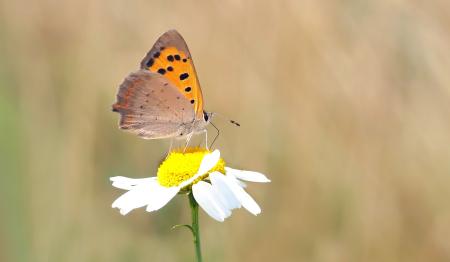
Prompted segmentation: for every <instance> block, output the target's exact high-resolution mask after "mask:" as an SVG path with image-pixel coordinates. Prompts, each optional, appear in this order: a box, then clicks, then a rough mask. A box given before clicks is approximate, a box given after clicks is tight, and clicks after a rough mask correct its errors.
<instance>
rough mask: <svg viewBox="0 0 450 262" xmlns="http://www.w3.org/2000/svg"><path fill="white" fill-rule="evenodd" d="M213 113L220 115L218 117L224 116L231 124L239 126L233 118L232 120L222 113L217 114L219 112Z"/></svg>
mask: <svg viewBox="0 0 450 262" xmlns="http://www.w3.org/2000/svg"><path fill="white" fill-rule="evenodd" d="M214 114H215V115H218V116H220V117H223V118H225V119H226V120H227V121H229V122H230V123H231V124H233V125H235V126H237V127H239V126H241V124H239V123H238V122H236V121H234V120H232V119H229V118H228V117H226V116H224V115H222V114H219V113H214Z"/></svg>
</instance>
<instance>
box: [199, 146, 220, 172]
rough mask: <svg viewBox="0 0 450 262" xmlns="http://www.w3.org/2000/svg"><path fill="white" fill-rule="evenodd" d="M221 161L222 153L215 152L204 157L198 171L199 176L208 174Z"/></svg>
mask: <svg viewBox="0 0 450 262" xmlns="http://www.w3.org/2000/svg"><path fill="white" fill-rule="evenodd" d="M219 159H220V151H219V150H217V149H216V150H214V151H213V152H212V153H210V154H207V155H205V156H204V157H203V160H202V163H201V164H200V167H199V169H198V171H197V173H198V174H200V175H203V174H206V173H208V171H209V170H211V169H212V168H213V167H215V166H216V165H217V162H219Z"/></svg>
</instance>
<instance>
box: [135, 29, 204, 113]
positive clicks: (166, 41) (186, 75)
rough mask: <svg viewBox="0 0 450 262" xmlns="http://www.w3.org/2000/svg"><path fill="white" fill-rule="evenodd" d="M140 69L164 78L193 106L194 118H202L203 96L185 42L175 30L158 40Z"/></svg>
mask: <svg viewBox="0 0 450 262" xmlns="http://www.w3.org/2000/svg"><path fill="white" fill-rule="evenodd" d="M141 69H147V70H150V71H151V72H155V73H159V74H161V75H163V76H164V77H166V78H167V79H168V80H169V81H170V82H171V83H172V84H173V85H174V86H176V87H177V88H178V90H179V91H180V93H181V94H183V96H184V97H186V99H187V100H188V101H190V103H191V104H192V105H193V107H194V112H195V115H196V118H197V119H199V118H202V117H203V95H202V90H201V88H200V83H199V81H198V78H197V73H196V71H195V67H194V62H193V61H192V57H191V53H190V52H189V49H188V47H187V44H186V42H185V41H184V39H183V37H182V36H181V35H180V34H179V33H178V32H177V31H176V30H170V31H167V32H166V33H164V34H163V35H162V36H161V37H159V38H158V40H157V41H156V43H155V45H153V47H152V49H151V50H150V51H149V52H148V53H147V55H146V56H145V57H144V59H143V60H142V62H141Z"/></svg>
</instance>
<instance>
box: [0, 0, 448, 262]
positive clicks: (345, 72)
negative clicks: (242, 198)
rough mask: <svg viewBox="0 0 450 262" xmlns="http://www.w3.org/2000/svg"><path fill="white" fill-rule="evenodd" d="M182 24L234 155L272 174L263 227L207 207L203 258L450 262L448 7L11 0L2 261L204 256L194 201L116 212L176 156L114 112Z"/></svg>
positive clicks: (260, 194) (1, 169)
mask: <svg viewBox="0 0 450 262" xmlns="http://www.w3.org/2000/svg"><path fill="white" fill-rule="evenodd" d="M172 28H175V29H177V30H179V31H180V32H181V33H182V34H183V36H184V38H185V39H186V41H187V43H188V44H189V47H190V50H191V53H192V56H193V58H194V61H195V65H196V68H197V71H198V74H199V79H200V82H201V83H202V88H203V93H204V96H205V100H206V109H207V110H209V111H215V112H220V113H222V114H225V115H227V116H229V117H230V118H232V119H235V120H237V121H239V122H240V123H241V125H242V126H241V128H236V127H234V126H232V125H230V124H228V123H226V121H223V120H220V119H216V120H215V123H216V125H217V126H219V127H220V129H221V136H220V137H219V140H218V141H217V143H216V146H217V147H218V148H219V149H221V152H222V154H223V156H224V158H225V159H226V160H227V162H228V164H229V165H230V166H232V167H236V168H242V169H248V170H257V171H260V172H263V173H265V174H267V176H268V177H270V178H271V179H272V183H271V184H265V185H251V186H250V187H249V188H248V190H249V192H250V194H252V196H254V198H255V199H256V200H257V201H258V203H259V204H260V205H261V207H262V209H263V213H262V214H261V215H259V216H257V217H254V216H252V215H251V214H249V213H248V212H246V211H245V210H237V211H235V212H234V214H233V216H232V217H231V218H230V219H228V220H227V221H226V222H224V223H218V222H216V221H214V220H213V219H211V218H209V217H208V216H207V215H206V214H205V213H204V212H203V211H201V212H202V213H201V217H200V219H201V221H200V222H201V234H202V241H203V243H202V244H203V252H204V258H205V261H313V262H314V261H324V262H326V261H450V202H449V201H450V2H449V1H446V0H434V1H414V0H413V1H406V0H390V1H389V0H380V1H355V0H340V1H339V0H336V1H312V0H310V1H297V0H281V1H269V0H264V1H262V0H251V1H243V0H232V1H218V0H214V1H186V0H184V1H183V0H170V1H162V0H161V1H144V0H133V1H116V0H113V1H105V0H100V1H88V0H67V1H55V0H39V1H26V0H16V1H9V0H0V261H5V262H9V261H33V262H34V261H36V262H44V261H58V262H59V261H117V262H119V261H130V262H132V261H193V256H194V248H193V245H192V242H191V235H190V233H189V232H188V231H187V230H184V229H180V230H174V231H171V230H170V228H171V226H172V225H174V224H181V223H187V222H190V213H189V208H188V202H187V199H186V198H185V197H181V196H180V197H177V198H176V199H175V200H174V201H172V202H170V203H169V205H167V206H166V207H164V208H163V209H162V210H160V211H158V212H156V213H151V214H149V213H146V212H145V211H144V209H140V210H135V211H133V212H131V213H130V214H129V215H127V216H125V217H124V216H121V215H120V214H119V212H118V210H113V209H112V208H111V203H112V202H113V201H114V199H116V198H117V197H118V196H119V195H120V194H121V193H122V192H123V191H121V190H118V189H115V188H113V187H112V186H111V185H110V182H109V177H111V176H118V175H122V176H128V177H148V176H153V175H155V173H156V169H157V166H158V164H159V163H160V161H161V160H162V159H163V157H164V155H165V154H166V151H167V149H168V147H169V143H168V141H164V140H158V141H146V140H142V139H140V138H138V137H136V136H134V135H131V134H128V133H125V132H122V131H120V130H119V129H118V128H117V121H118V115H117V114H115V113H112V112H111V104H112V103H113V102H114V101H115V95H116V91H117V87H118V85H119V84H120V83H121V82H122V80H123V79H124V77H125V76H126V75H127V74H128V73H129V72H131V71H134V70H136V69H137V68H138V65H139V62H140V61H141V59H142V57H143V56H144V55H145V53H146V52H147V51H148V50H149V49H150V48H151V46H152V45H153V43H154V42H155V41H156V39H157V38H158V37H159V36H160V35H161V34H162V33H164V32H165V31H167V30H168V29H172ZM213 133H214V130H211V132H210V134H211V135H212V134H213Z"/></svg>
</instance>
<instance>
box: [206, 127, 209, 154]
mask: <svg viewBox="0 0 450 262" xmlns="http://www.w3.org/2000/svg"><path fill="white" fill-rule="evenodd" d="M205 147H206V150H209V148H208V131H207V130H206V129H205Z"/></svg>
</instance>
